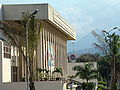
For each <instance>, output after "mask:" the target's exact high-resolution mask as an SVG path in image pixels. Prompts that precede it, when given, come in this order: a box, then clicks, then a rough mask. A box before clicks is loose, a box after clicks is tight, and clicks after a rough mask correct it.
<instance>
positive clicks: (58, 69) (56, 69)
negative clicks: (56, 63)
mask: <svg viewBox="0 0 120 90" xmlns="http://www.w3.org/2000/svg"><path fill="white" fill-rule="evenodd" d="M54 73H60V74H61V76H63V73H62V68H58V67H57V68H55V70H54V71H53V72H52V74H54Z"/></svg>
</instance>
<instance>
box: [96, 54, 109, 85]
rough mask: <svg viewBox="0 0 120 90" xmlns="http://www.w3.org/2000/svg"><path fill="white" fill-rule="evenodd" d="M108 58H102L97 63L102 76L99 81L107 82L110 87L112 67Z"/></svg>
mask: <svg viewBox="0 0 120 90" xmlns="http://www.w3.org/2000/svg"><path fill="white" fill-rule="evenodd" d="M108 59H109V58H108V57H106V56H101V57H100V58H99V60H98V61H97V68H98V72H99V75H100V78H99V80H100V81H104V82H107V87H108V86H109V84H110V83H109V82H110V77H111V66H110V63H109V62H108Z"/></svg>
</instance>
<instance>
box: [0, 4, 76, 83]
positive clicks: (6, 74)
mask: <svg viewBox="0 0 120 90" xmlns="http://www.w3.org/2000/svg"><path fill="white" fill-rule="evenodd" d="M36 9H39V12H38V14H37V16H36V17H35V18H36V19H37V20H39V21H40V22H41V23H42V24H43V31H42V32H41V33H40V42H39V47H38V56H37V58H38V59H37V60H36V61H35V62H34V63H35V64H34V69H35V70H36V69H37V68H42V69H48V70H51V71H52V70H53V69H54V68H56V67H60V68H62V70H63V75H64V77H67V40H75V39H76V32H75V30H74V28H73V27H72V26H71V25H69V24H68V23H67V22H66V21H65V20H64V19H63V17H61V16H60V15H59V14H58V12H56V11H55V9H53V8H52V7H51V6H50V5H48V4H11V5H9V4H8V5H7V4H3V5H0V20H3V21H6V22H8V23H9V24H16V25H18V28H21V27H19V26H20V25H19V23H17V22H19V21H20V19H21V17H22V12H26V11H29V13H32V12H33V11H35V10H36ZM0 37H1V38H3V36H2V33H0ZM0 60H1V61H0V82H1V81H2V82H17V81H20V79H21V78H23V77H26V64H25V62H24V61H23V60H22V57H21V58H20V53H19V52H18V49H17V48H16V47H13V46H9V45H8V44H6V43H5V42H4V41H3V40H2V39H1V40H0Z"/></svg>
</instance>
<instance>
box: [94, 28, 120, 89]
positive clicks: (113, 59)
mask: <svg viewBox="0 0 120 90" xmlns="http://www.w3.org/2000/svg"><path fill="white" fill-rule="evenodd" d="M115 29H116V28H115ZM92 33H93V34H94V36H95V37H96V38H97V40H98V42H99V44H97V43H94V45H95V46H96V47H97V48H99V49H100V50H102V51H103V52H104V54H105V55H106V56H107V57H109V59H108V61H109V62H110V65H111V84H110V90H117V86H116V84H117V72H116V63H117V61H118V56H119V51H120V36H119V35H118V34H116V33H115V32H113V33H111V32H110V31H109V32H107V31H103V35H102V36H101V35H99V34H97V33H96V32H94V31H93V32H92Z"/></svg>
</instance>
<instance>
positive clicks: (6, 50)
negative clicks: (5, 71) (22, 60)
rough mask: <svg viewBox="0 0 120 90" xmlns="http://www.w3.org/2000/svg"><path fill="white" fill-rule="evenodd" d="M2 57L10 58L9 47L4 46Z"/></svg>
mask: <svg viewBox="0 0 120 90" xmlns="http://www.w3.org/2000/svg"><path fill="white" fill-rule="evenodd" d="M4 58H9V59H10V58H11V47H10V46H4Z"/></svg>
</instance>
